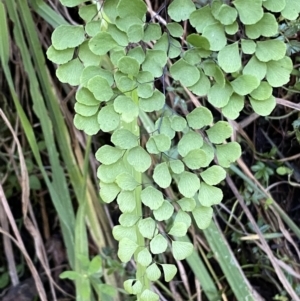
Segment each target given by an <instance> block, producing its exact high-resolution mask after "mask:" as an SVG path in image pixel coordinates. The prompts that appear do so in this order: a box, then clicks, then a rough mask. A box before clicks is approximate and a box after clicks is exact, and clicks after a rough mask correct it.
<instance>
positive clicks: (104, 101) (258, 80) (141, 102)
mask: <svg viewBox="0 0 300 301" xmlns="http://www.w3.org/2000/svg"><path fill="white" fill-rule="evenodd" d="M61 2H62V4H64V5H66V6H70V7H72V6H76V5H78V4H80V3H81V2H83V1H79V0H64V1H63V0H61ZM297 3H298V2H297ZM297 3H296V2H295V1H293V0H289V1H273V0H267V1H262V0H235V1H232V3H231V4H229V5H228V4H225V3H223V1H218V0H216V1H212V3H211V4H208V5H205V6H201V7H197V8H196V6H195V3H194V2H193V1H191V0H173V1H171V3H170V4H169V5H168V7H167V12H168V15H169V20H170V22H169V23H167V24H166V26H163V25H161V24H158V23H155V24H154V23H152V21H150V22H145V20H146V16H145V14H146V11H147V6H146V4H145V3H144V1H142V0H134V1H126V0H106V1H105V2H104V5H103V7H101V9H100V11H99V13H97V7H96V6H95V5H83V6H81V7H80V11H79V15H80V17H81V18H82V19H83V20H84V21H85V22H86V26H85V27H83V26H81V25H80V26H71V25H63V26H60V27H58V28H57V29H56V30H55V31H54V33H53V36H52V46H51V47H50V48H49V50H48V51H47V55H48V58H49V59H51V60H52V61H53V62H55V63H57V64H60V66H59V67H58V69H57V76H58V78H59V79H60V81H62V82H64V83H69V84H71V85H74V86H80V88H79V90H78V91H77V93H76V101H77V102H76V104H75V112H76V114H75V118H74V124H75V126H76V127H77V128H78V129H81V130H83V131H84V132H85V133H86V134H88V135H94V134H96V133H97V132H98V131H99V130H102V131H103V132H108V133H110V134H111V145H104V146H102V147H101V148H100V149H99V150H98V151H97V152H96V158H97V160H98V161H99V162H100V163H101V166H100V167H99V168H98V171H97V176H98V178H99V180H100V196H101V198H102V200H103V201H104V202H106V203H109V202H112V201H113V200H115V199H116V201H117V203H118V205H119V209H120V210H121V212H122V214H121V216H120V219H119V222H120V225H117V226H116V227H115V228H114V230H113V235H114V238H115V239H116V240H118V241H119V249H118V256H119V258H120V260H121V261H122V262H124V263H126V262H128V261H129V260H131V258H132V256H134V259H135V260H136V261H137V279H135V280H132V279H130V280H127V281H125V283H124V288H125V290H126V291H127V292H128V293H130V294H134V295H137V299H138V300H148V301H152V300H158V295H157V294H155V293H153V292H152V291H151V290H150V286H149V281H156V280H158V279H159V278H160V276H161V270H160V269H159V267H158V265H159V263H158V262H156V261H155V262H154V261H153V257H154V256H155V255H156V254H161V253H164V252H166V250H167V249H168V247H169V248H170V250H171V252H172V254H173V256H174V258H175V259H176V260H183V259H185V258H187V257H188V256H189V255H190V254H191V253H192V252H193V245H192V244H191V243H188V242H183V241H177V240H172V238H171V236H174V237H182V236H184V235H186V233H187V231H188V229H189V227H190V225H191V222H192V220H191V216H192V217H193V219H194V221H195V222H196V224H197V226H198V227H199V228H200V229H205V228H207V227H208V226H209V224H210V222H211V219H212V215H213V209H212V206H213V205H215V204H218V203H220V202H221V200H222V197H223V193H222V190H221V189H220V188H218V187H216V185H219V184H220V182H222V181H223V180H224V179H225V177H226V171H225V169H224V168H228V167H230V165H231V164H232V163H234V162H235V161H236V160H237V159H238V158H239V157H240V155H241V147H240V145H239V144H238V143H237V142H226V139H229V138H230V136H231V135H232V132H233V131H232V128H231V126H230V124H229V123H228V122H226V121H217V122H215V123H214V120H213V115H212V113H211V111H210V110H209V109H208V108H206V107H197V108H195V109H193V110H192V111H191V112H189V113H187V114H186V116H178V113H179V112H175V111H173V112H172V114H168V113H167V112H166V111H165V106H166V95H165V94H164V92H165V89H164V90H163V91H160V90H159V89H157V87H155V85H154V82H155V80H157V79H158V78H160V77H161V76H163V77H164V76H165V75H166V74H168V75H170V80H171V81H172V82H173V84H174V86H175V85H181V86H184V87H185V88H186V89H188V90H189V91H190V92H191V93H194V94H195V95H197V96H207V99H208V102H209V103H210V105H212V106H214V107H216V108H219V109H221V112H222V113H223V115H224V116H225V117H226V118H228V119H235V118H237V117H238V116H239V113H240V111H241V110H242V109H243V107H244V103H245V101H246V102H248V103H250V104H251V105H252V108H253V110H254V111H255V112H256V113H258V114H260V115H263V116H265V115H268V114H270V113H271V111H272V110H273V109H274V107H275V103H276V102H275V98H274V96H273V87H280V86H282V85H284V84H286V83H287V82H288V81H289V76H290V73H291V71H292V68H293V65H292V61H291V59H290V58H289V57H287V56H286V44H285V42H284V40H283V39H282V38H281V37H280V33H279V29H278V22H279V21H280V22H284V21H285V20H287V21H288V20H294V19H295V18H296V17H295V14H298V13H299V12H300V5H299V4H297ZM181 21H187V22H188V23H189V24H190V25H191V26H192V28H193V30H194V32H193V33H191V34H189V35H188V36H187V38H186V42H187V44H186V47H185V48H182V46H181V44H180V43H179V41H178V40H177V38H181V37H182V36H183V34H184V31H183V28H182V26H181V25H180V24H179V22H181ZM239 30H240V32H243V34H242V38H241V39H238V40H234V41H233V39H234V37H233V35H235V34H236V33H237V32H238V31H239ZM152 41H154V42H155V43H154V46H153V48H148V49H145V47H144V46H145V43H148V42H152ZM77 50H78V51H77ZM74 53H78V57H74ZM107 61H109V64H107ZM104 62H105V63H104ZM104 66H106V67H105V68H104ZM140 112H146V113H151V114H152V113H154V114H153V116H156V117H157V120H156V122H155V131H154V132H152V133H150V134H149V136H147V138H145V137H144V138H145V139H146V141H145V140H144V141H145V143H143V144H142V143H141V137H140V130H139V129H140V127H142V125H140V124H139V123H138V120H137V119H138V116H139V113H140ZM151 116H152V115H151ZM146 130H147V128H146ZM144 145H145V147H143V146H144ZM214 159H215V162H214V164H211V163H212V161H213V160H214ZM151 166H152V167H153V168H152V167H151ZM258 167H259V168H258ZM258 167H253V168H256V169H257V168H258V169H257V170H256V176H257V177H258V176H259V177H263V178H264V179H265V180H266V175H267V174H268V175H269V173H268V172H267V171H266V170H265V169H264V168H262V167H261V166H258ZM143 173H146V174H147V175H148V176H150V178H151V176H152V180H153V182H151V180H150V182H143V177H142V174H143ZM170 185H177V187H178V196H176V199H174V200H171V201H169V200H165V199H164V194H163V192H162V189H166V188H168V187H169V186H170ZM175 203H177V204H178V205H179V207H180V208H181V210H179V211H178V212H177V213H176V212H175V208H178V207H176V206H175V207H174V204H175ZM144 206H145V207H147V212H148V213H150V216H147V217H145V218H144V215H143V212H144V211H143V210H144ZM174 212H175V213H174ZM162 221H169V227H167V229H166V233H168V236H167V235H164V234H163V233H160V231H159V227H158V222H162ZM95 269H96V268H95ZM176 271H177V268H176V266H175V265H169V264H163V265H162V272H163V274H164V279H165V281H170V280H172V278H173V277H174V276H175V274H176ZM69 276H70V277H73V276H74V277H77V276H76V275H71V274H70V275H69ZM74 277H73V278H74Z"/></svg>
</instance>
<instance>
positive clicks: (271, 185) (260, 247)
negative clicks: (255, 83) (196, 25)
mask: <svg viewBox="0 0 300 301" xmlns="http://www.w3.org/2000/svg"><path fill="white" fill-rule="evenodd" d="M146 2H147V4H148V6H149V14H150V15H151V14H154V12H157V11H159V9H160V7H161V3H160V1H151V2H150V1H146ZM199 2H201V1H199ZM79 22H81V19H80V18H79V16H78V12H77V8H74V9H66V8H64V7H63V6H62V5H61V4H60V2H59V1H56V0H48V1H42V0H28V1H22V0H7V1H5V0H2V1H1V2H0V39H1V40H0V51H1V52H0V56H1V63H2V69H0V70H1V73H0V84H1V90H0V108H1V110H0V115H1V118H0V132H1V134H0V181H1V183H0V184H1V186H0V222H1V228H0V232H1V234H2V241H1V243H0V245H1V248H0V250H1V251H0V290H2V294H1V297H0V298H1V299H2V300H5V301H8V300H21V301H24V300H33V298H35V296H37V295H39V297H38V298H39V299H37V300H72V298H74V295H75V294H76V292H75V290H74V287H73V284H72V282H70V281H67V280H62V279H60V278H59V274H60V273H61V272H63V271H66V270H70V269H71V268H74V265H75V254H76V253H78V252H81V253H82V252H87V253H88V254H89V256H90V258H91V259H93V260H92V261H91V262H84V263H85V265H84V266H85V269H84V270H82V271H81V272H82V275H87V277H88V278H89V281H90V282H91V283H92V285H93V289H94V290H95V300H97V299H98V300H131V297H130V296H128V295H126V294H124V291H123V289H122V283H123V281H124V279H127V278H128V277H130V276H131V275H132V274H133V273H134V268H135V267H134V265H133V264H128V265H126V266H125V265H124V264H121V263H120V262H119V260H118V258H117V254H116V253H117V245H116V242H115V241H114V239H113V237H112V234H111V229H112V227H113V225H115V224H116V223H117V222H118V216H119V211H118V208H117V207H115V206H106V205H103V204H102V202H101V200H100V198H99V194H98V179H97V176H96V169H97V167H98V163H97V161H96V160H95V158H94V153H95V151H96V150H97V149H98V148H99V147H100V146H101V145H103V144H105V143H107V141H108V140H109V135H107V134H103V133H99V134H98V135H97V136H94V137H93V139H91V138H89V137H86V136H85V135H84V134H83V133H82V132H81V131H78V130H76V128H74V126H73V115H74V109H73V106H74V102H75V100H74V95H75V92H76V89H74V88H72V87H70V86H68V85H64V84H61V83H59V82H58V80H57V79H56V76H55V66H54V65H53V64H52V63H50V62H49V61H47V60H46V56H45V52H46V50H47V49H48V47H49V45H50V44H51V42H50V37H51V33H52V31H53V29H54V28H55V27H57V26H59V25H60V24H67V23H70V24H76V23H79ZM184 25H185V24H184ZM299 28H300V19H299V18H298V19H297V20H296V21H293V22H290V23H289V24H288V26H287V27H286V28H281V30H282V32H284V35H285V38H286V40H287V44H288V54H289V56H290V57H291V58H292V60H293V62H294V70H293V74H292V76H291V78H290V82H289V83H288V84H287V85H286V86H285V87H279V88H277V89H276V91H275V92H276V96H277V106H276V108H275V109H274V111H273V112H272V115H271V116H270V117H259V116H258V115H257V114H255V113H253V111H252V109H251V107H250V106H246V107H245V108H244V109H243V111H242V112H241V115H240V117H239V118H238V119H237V121H236V122H232V125H233V127H234V131H235V133H234V137H235V140H236V141H238V142H239V143H240V144H241V146H242V149H243V154H242V157H241V159H239V161H238V162H237V164H236V165H234V166H231V168H230V174H229V176H228V177H227V180H226V181H224V183H223V191H224V196H225V197H224V200H223V202H222V203H221V204H220V205H218V206H215V211H214V213H215V215H214V219H213V222H212V223H211V225H210V227H209V228H208V229H207V230H205V231H199V230H197V228H196V227H193V228H192V229H191V230H190V232H189V237H190V239H191V241H192V242H193V244H194V246H195V251H194V253H193V254H192V256H190V257H189V258H188V259H187V260H186V261H185V262H180V261H176V265H177V267H178V270H179V273H178V275H177V276H176V278H175V279H174V280H173V281H171V282H170V283H165V282H163V281H157V282H156V283H155V288H154V290H155V291H156V292H157V293H159V295H160V298H161V300H183V301H187V300H282V301H285V300H291V298H293V300H300V299H299V295H300V281H299V280H300V272H299V270H300V264H299V258H300V252H299V242H300V229H299V227H298V225H299V222H300V207H299V185H300V184H299V183H300V167H299V166H300V165H299V157H300V155H299V143H300V132H299V129H300V119H299V110H300V105H299V104H298V102H299V99H298V97H299V96H298V95H299V94H298V91H299V89H300V84H299V66H298V64H299V51H300V42H299V36H298V32H299ZM185 30H186V32H187V33H188V32H189V30H190V29H189V28H188V27H187V26H185ZM7 33H8V35H7ZM165 80H166V81H167V82H168V79H167V78H166V79H165ZM169 90H170V92H172V96H170V104H171V105H170V109H171V110H172V109H174V110H175V109H176V108H178V107H180V108H182V110H186V111H189V110H191V108H192V107H193V104H195V103H196V102H197V101H198V99H197V98H196V97H195V96H193V95H192V94H188V93H187V91H185V90H184V89H183V88H182V87H180V86H171V87H169ZM214 114H215V116H214V117H215V118H216V119H220V118H222V117H221V116H220V113H219V112H218V111H214ZM169 193H176V192H174V191H172V190H171V191H170V192H169ZM83 204H84V205H83ZM80 205H82V206H80ZM84 206H85V210H86V212H87V215H86V216H85V215H84V214H83V210H82V209H81V208H84ZM86 228H87V230H88V231H87V232H86ZM98 255H99V256H98ZM82 260H83V261H84V259H82ZM161 260H162V261H164V262H166V263H167V262H168V263H170V260H173V259H171V257H170V258H169V257H168V256H163V257H162V258H161ZM69 276H70V274H69ZM76 285H77V289H78V286H79V287H80V288H81V292H82V294H84V293H85V290H88V289H89V285H87V286H86V285H85V283H84V281H82V283H81V284H78V283H77V284H76ZM9 287H10V289H8V288H9ZM115 288H118V289H115Z"/></svg>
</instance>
